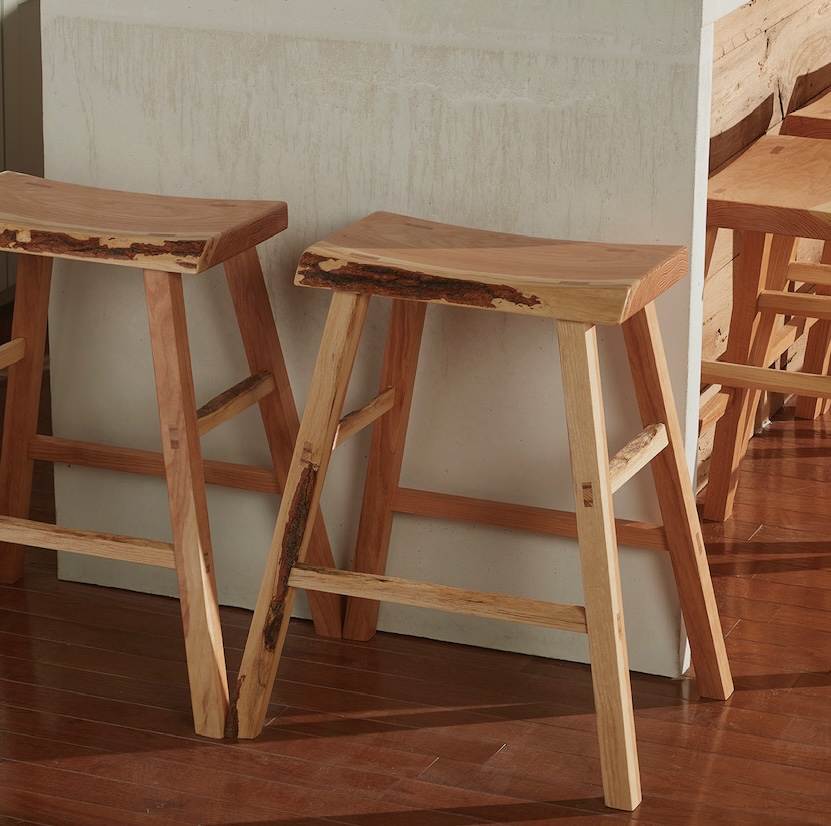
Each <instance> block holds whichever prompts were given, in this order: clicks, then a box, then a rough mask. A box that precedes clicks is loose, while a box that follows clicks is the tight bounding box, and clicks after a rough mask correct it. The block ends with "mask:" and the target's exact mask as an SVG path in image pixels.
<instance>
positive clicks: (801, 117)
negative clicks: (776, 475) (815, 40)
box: [780, 92, 831, 419]
mask: <svg viewBox="0 0 831 826" xmlns="http://www.w3.org/2000/svg"><path fill="white" fill-rule="evenodd" d="M780 133H781V134H782V135H796V136H797V137H802V138H821V139H824V140H828V139H831V92H828V93H826V94H824V95H822V96H820V97H818V98H816V99H815V100H813V101H812V102H811V103H808V104H806V105H805V106H803V107H802V108H801V109H797V110H796V111H795V112H791V114H789V115H788V116H787V117H786V118H785V120H784V122H783V123H782V129H781V130H780ZM820 263H823V264H831V241H826V242H825V243H824V244H823V247H822V256H821V258H820ZM815 292H816V293H817V294H818V295H831V286H826V285H822V284H820V285H817V287H816V290H815ZM829 368H831V321H829V320H828V319H824V318H823V319H820V320H818V321H817V323H816V324H814V326H813V327H811V329H810V330H809V332H808V341H807V343H806V346H805V359H804V361H803V367H802V369H803V370H804V371H805V372H806V373H817V374H820V375H825V374H827V373H828V372H829ZM829 405H831V402H830V401H829V399H827V398H826V399H818V398H812V397H811V396H799V397H798V398H797V400H796V408H795V413H796V416H797V417H798V418H800V419H815V418H816V417H817V416H819V415H820V413H825V412H827V411H828V409H829Z"/></svg>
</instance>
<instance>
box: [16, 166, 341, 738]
mask: <svg viewBox="0 0 831 826" xmlns="http://www.w3.org/2000/svg"><path fill="white" fill-rule="evenodd" d="M286 216H287V211H286V205H285V204H284V203H283V202H280V201H219V200H199V199H191V198H174V197H163V196H155V195H141V194H134V193H127V192H116V191H110V190H103V189H94V188H90V187H83V186H75V185H71V184H66V183H58V182H55V181H49V180H44V179H42V178H34V177H30V176H27V175H21V174H18V173H14V172H3V173H2V174H0V248H2V249H4V250H9V251H13V252H16V253H20V255H19V257H18V274H17V284H16V291H15V305H14V317H13V320H12V340H11V341H10V342H9V343H8V344H5V345H3V346H2V347H0V366H2V367H9V375H8V392H7V399H6V410H5V423H4V429H3V442H2V451H0V514H2V516H0V540H2V542H0V581H2V582H4V583H10V582H15V581H16V580H17V579H19V578H20V577H21V576H22V575H23V557H24V547H23V546H25V545H34V546H38V547H44V548H53V549H56V550H65V551H72V552H74V553H81V554H91V555H93V556H104V557H109V558H113V559H121V560H127V561H133V562H143V563H145V564H150V565H159V566H163V567H167V568H174V567H175V569H176V572H177V576H178V584H179V596H180V602H181V610H182V622H183V627H184V637H185V647H186V655H187V663H188V675H189V681H190V690H191V698H192V706H193V716H194V723H195V728H196V731H197V732H198V733H199V734H204V735H206V736H208V737H222V736H223V735H224V731H225V724H226V718H227V714H228V708H229V696H228V684H227V677H226V669H225V659H224V652H223V647H222V633H221V629H220V623H219V612H218V606H217V597H216V583H215V579H214V568H213V561H212V553H211V540H210V532H209V528H208V514H207V503H206V500H205V482H206V480H207V481H208V482H209V483H211V484H222V485H230V486H233V487H239V488H246V489H251V490H264V491H274V492H279V491H280V490H282V487H283V485H284V484H285V480H286V474H287V472H288V465H289V461H290V458H291V453H292V450H293V447H294V440H295V436H296V434H297V428H298V425H299V421H298V416H297V411H296V408H295V406H294V401H293V399H292V394H291V389H290V387H289V383H288V375H287V373H286V368H285V364H284V362H283V356H282V352H281V350H280V342H279V340H278V338H277V331H276V329H275V327H274V319H273V317H272V314H271V307H270V304H269V300H268V294H267V292H266V287H265V282H264V281H263V275H262V270H261V269H260V262H259V258H258V257H257V251H256V248H255V247H256V245H257V244H258V243H260V242H261V241H264V240H266V239H267V238H270V237H271V236H273V235H275V234H276V233H278V232H281V231H282V230H283V229H285V227H286V221H287V218H286ZM54 257H59V258H75V259H83V260H85V261H87V262H89V263H98V262H102V263H107V264H120V265H124V266H126V267H135V268H138V269H140V270H143V271H144V285H145V292H146V296H147V309H148V317H149V324H150V341H151V345H152V351H153V363H154V368H155V375H156V389H157V396H158V407H159V418H160V423H161V434H162V446H163V453H153V452H148V451H139V450H132V449H128V448H122V447H113V446H108V445H100V444H92V443H88V442H78V441H73V440H69V439H63V438H59V437H54V438H53V437H47V436H43V435H38V434H37V432H36V428H37V415H38V407H39V402H40V387H41V376H42V373H43V361H44V345H45V341H46V327H47V310H48V305H49V289H50V282H51V271H52V258H54ZM219 263H224V264H225V272H226V275H227V280H228V285H229V287H230V292H231V297H232V301H233V304H234V308H235V311H236V316H237V320H238V324H239V329H240V333H241V336H242V341H243V345H244V348H245V351H246V355H247V358H248V362H249V365H250V368H251V372H252V375H251V376H250V377H249V378H247V379H244V380H243V381H241V382H240V383H239V384H237V385H236V386H235V387H233V388H231V389H230V390H229V391H227V392H225V393H223V394H222V395H220V396H218V397H217V398H216V399H213V400H212V401H210V402H208V403H207V404H206V405H204V406H203V407H202V408H200V409H199V410H197V408H196V404H195V401H194V388H193V379H192V374H191V361H190V352H189V346H188V338H187V328H186V323H185V308H184V297H183V292H182V274H183V273H186V274H196V273H200V272H203V271H204V270H206V269H208V268H209V267H212V266H214V265H215V264H219ZM125 274H126V273H125ZM255 402H259V407H260V412H261V415H262V419H263V424H264V426H265V431H266V434H267V437H268V442H269V447H270V452H271V455H272V459H273V462H274V469H273V470H272V469H271V468H269V469H262V468H252V467H248V466H244V465H235V464H231V463H227V462H203V460H202V454H201V450H200V445H199V437H200V436H201V435H203V434H205V433H207V432H208V431H210V430H212V429H213V428H214V427H216V426H217V425H219V424H221V423H222V422H223V421H226V420H227V419H229V418H230V417H232V416H234V415H235V414H236V413H238V412H240V411H241V410H243V409H245V408H246V407H249V406H250V405H252V404H254V403H255ZM34 459H44V460H47V461H59V462H66V463H70V464H77V465H82V466H87V467H98V468H107V469H110V470H123V471H127V472H131V473H144V474H151V475H156V476H163V477H166V479H167V487H168V497H169V501H170V515H171V522H172V528H173V543H172V544H170V543H166V542H157V541H150V540H147V539H136V538H131V537H124V536H115V535H105V534H101V533H95V532H90V531H81V530H74V529H69V528H64V527H58V526H55V525H48V524H43V523H38V522H33V521H30V520H29V519H28V518H27V517H28V516H29V504H30V497H31V488H32V465H33V460H34ZM312 533H313V535H314V536H313V539H312V542H311V548H310V554H311V555H312V556H313V557H315V558H317V559H319V560H321V564H331V561H332V556H331V552H330V551H329V545H328V540H327V538H326V534H325V529H324V527H323V524H322V521H321V520H319V519H318V520H316V522H315V526H314V529H313V531H312ZM324 560H325V562H324ZM317 596H318V597H324V598H325V599H324V601H323V602H319V601H318V602H317V603H316V605H315V611H316V616H317V626H318V630H319V632H320V633H323V634H328V635H331V636H339V635H340V631H341V606H340V600H339V598H337V597H334V596H332V595H325V594H318V595H317Z"/></svg>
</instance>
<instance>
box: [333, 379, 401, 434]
mask: <svg viewBox="0 0 831 826" xmlns="http://www.w3.org/2000/svg"><path fill="white" fill-rule="evenodd" d="M393 404H395V388H394V387H388V388H387V389H386V390H383V391H382V392H381V393H379V394H378V395H377V396H376V397H375V398H374V399H373V400H372V401H371V402H369V403H368V404H366V405H364V406H363V407H362V408H361V409H360V410H353V411H352V412H351V413H347V414H346V415H345V416H344V417H343V418H342V419H341V420H340V424H339V425H338V429H337V430H336V431H335V444H334V447H338V445H342V444H343V443H344V442H345V441H346V440H347V439H351V438H352V437H353V436H354V435H355V434H356V433H360V431H362V430H363V429H364V428H365V427H367V426H368V425H371V424H372V423H373V422H374V421H375V420H376V419H378V418H380V417H381V416H383V415H384V413H387V412H388V411H389V410H390V409H391V408H392V406H393Z"/></svg>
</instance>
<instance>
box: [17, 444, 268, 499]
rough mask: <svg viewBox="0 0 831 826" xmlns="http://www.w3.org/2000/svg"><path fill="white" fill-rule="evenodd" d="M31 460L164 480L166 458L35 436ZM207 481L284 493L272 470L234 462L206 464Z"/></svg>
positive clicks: (128, 449)
mask: <svg viewBox="0 0 831 826" xmlns="http://www.w3.org/2000/svg"><path fill="white" fill-rule="evenodd" d="M29 458H30V459H41V460H43V461H45V462H60V463H62V464H66V465H79V466H80V467H93V468H99V469H101V470H117V471H121V472H124V473H139V474H143V475H145V476H160V477H164V475H165V474H164V458H163V456H162V454H161V453H154V452H153V451H151V450H136V449H135V448H129V447H113V446H111V445H102V444H97V443H95V442H81V441H76V440H74V439H63V438H60V437H58V436H35V437H34V438H33V439H32V440H31V441H30V442H29ZM203 466H204V469H205V481H206V482H207V483H208V484H209V485H222V486H224V487H229V488H240V489H242V490H254V491H259V492H261V493H280V489H279V487H278V485H277V478H276V477H275V475H274V471H273V470H271V469H270V468H259V467H252V466H250V465H238V464H234V463H232V462H217V461H213V460H208V459H206V460H205V461H204V462H203Z"/></svg>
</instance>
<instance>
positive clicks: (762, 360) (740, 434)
mask: <svg viewBox="0 0 831 826" xmlns="http://www.w3.org/2000/svg"><path fill="white" fill-rule="evenodd" d="M830 173H831V141H824V140H815V139H811V138H801V137H794V136H789V135H787V136H783V135H779V136H775V135H768V136H764V137H762V138H760V139H759V140H758V141H757V142H756V143H754V144H753V145H752V146H751V147H750V148H749V149H747V150H746V151H745V152H744V153H743V154H742V155H740V156H739V157H737V158H736V159H735V160H734V161H732V162H731V163H730V164H729V165H727V166H726V167H725V168H723V169H722V170H720V171H719V172H717V173H716V174H715V175H713V177H712V178H711V179H710V183H709V194H708V206H707V248H708V256H707V257H708V259H709V258H710V257H711V254H712V250H713V248H714V246H715V239H716V233H717V232H718V230H719V229H722V228H725V229H731V230H733V232H734V237H735V240H734V248H735V247H736V246H737V247H738V250H739V258H738V261H737V262H734V266H733V308H732V313H731V317H730V331H729V333H728V337H727V347H726V350H725V352H724V355H723V356H722V357H721V358H720V359H719V360H718V361H710V360H705V361H703V362H702V367H701V380H702V382H703V383H710V384H719V385H722V387H723V389H724V390H725V391H727V392H728V398H727V403H726V407H725V410H724V413H723V415H722V416H721V417H720V418H719V420H718V421H717V423H716V430H715V436H714V441H713V450H712V458H711V460H710V471H709V481H708V483H707V489H706V494H705V503H704V517H705V518H706V519H711V520H714V521H720V522H723V521H724V520H725V519H727V518H729V516H730V514H731V513H732V511H733V503H734V500H735V496H736V488H737V486H738V480H739V473H740V468H741V462H742V459H743V458H744V456H745V453H746V451H747V443H748V441H749V439H750V437H751V435H752V430H753V424H754V421H755V416H756V409H757V407H758V405H759V398H760V393H761V391H762V390H769V391H772V392H777V393H785V394H795V395H797V396H800V397H806V398H810V399H817V398H829V397H831V378H829V377H827V376H824V375H820V374H821V373H823V372H825V369H827V350H828V330H829V329H831V328H826V329H824V330H823V329H822V328H820V330H819V335H818V336H816V337H815V338H814V341H813V347H812V350H811V353H810V354H806V365H805V372H802V373H796V372H790V371H783V370H776V369H769V367H770V365H772V364H773V363H774V362H775V361H776V360H777V359H778V358H779V356H780V355H781V354H782V353H784V352H785V351H786V350H787V349H788V348H789V347H790V346H791V345H792V344H793V343H794V341H796V339H797V338H799V336H801V335H802V333H803V332H804V331H805V329H806V328H808V327H811V330H810V332H811V333H813V332H814V328H813V327H812V326H811V325H816V324H817V323H824V322H829V321H831V296H829V295H827V294H826V295H823V293H827V292H828V291H829V290H831V263H827V257H826V255H824V256H823V263H819V264H811V263H798V262H796V261H795V260H794V256H795V250H796V244H797V242H798V241H799V240H800V239H815V240H820V241H823V242H826V244H827V242H828V241H831V174H830ZM809 335H810V333H809ZM805 412H806V414H807V415H808V416H809V417H810V416H813V415H815V413H816V411H815V410H811V411H805Z"/></svg>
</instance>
